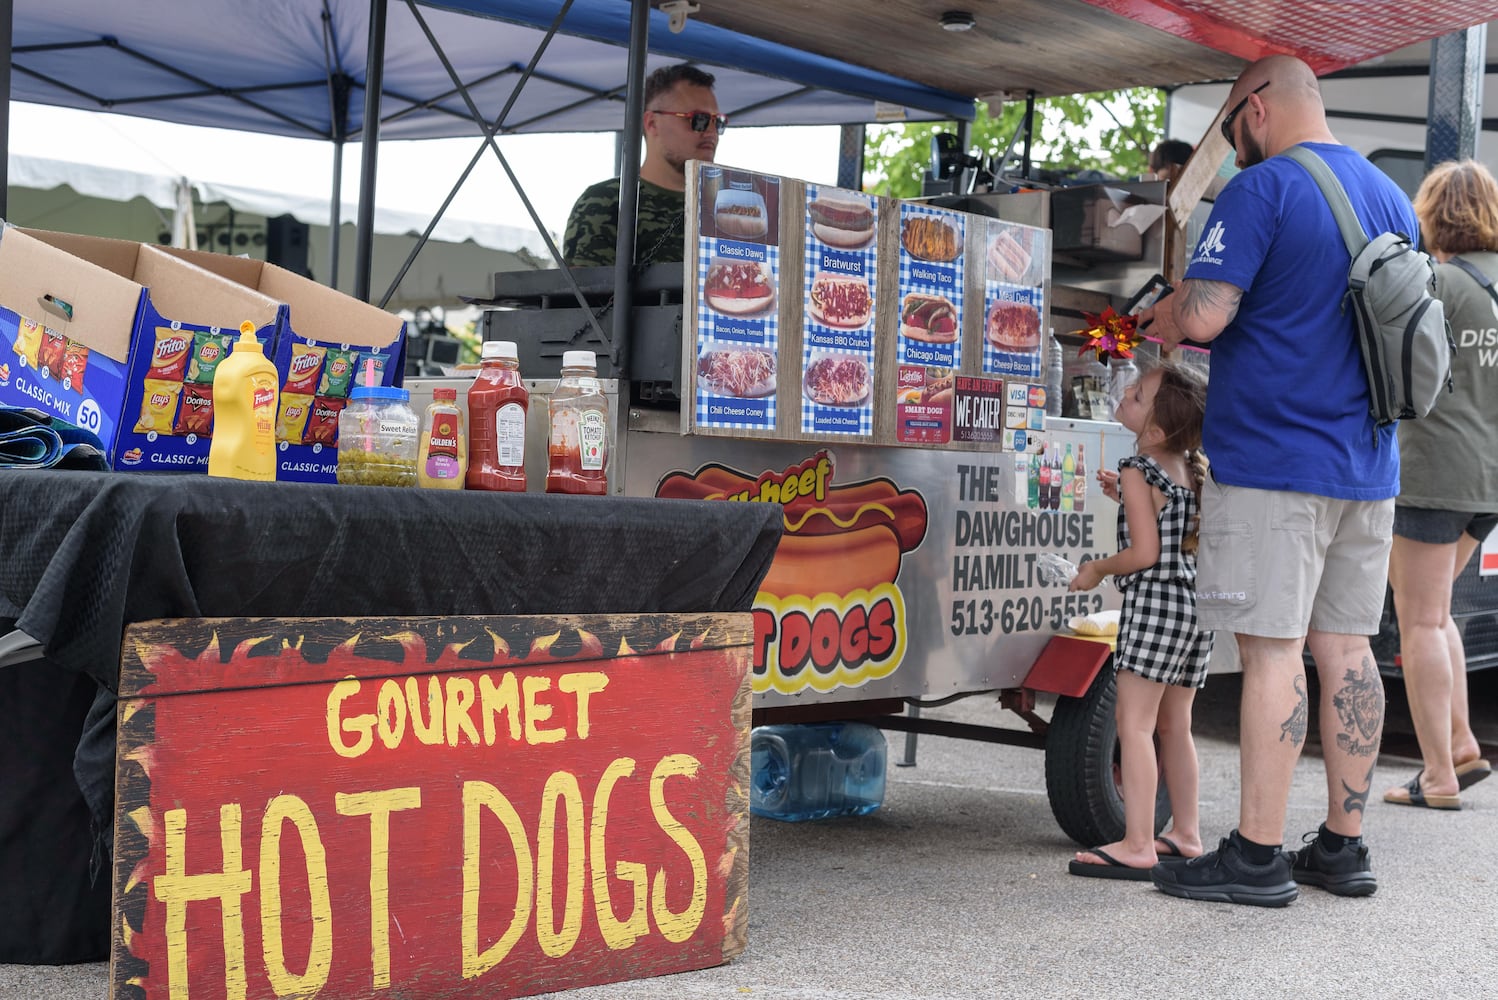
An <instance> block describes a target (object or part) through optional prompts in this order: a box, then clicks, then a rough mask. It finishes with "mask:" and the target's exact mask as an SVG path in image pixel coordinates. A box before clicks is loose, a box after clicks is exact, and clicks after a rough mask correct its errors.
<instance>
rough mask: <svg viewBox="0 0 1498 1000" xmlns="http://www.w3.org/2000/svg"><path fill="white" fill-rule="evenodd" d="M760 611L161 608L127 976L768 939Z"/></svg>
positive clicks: (243, 978) (166, 993)
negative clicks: (753, 695) (220, 614)
mask: <svg viewBox="0 0 1498 1000" xmlns="http://www.w3.org/2000/svg"><path fill="white" fill-rule="evenodd" d="M750 639H751V624H750V616H749V615H748V614H723V615H637V616H583V617H511V618H442V619H222V620H182V621H159V622H146V623H143V624H140V625H134V626H131V627H130V628H129V629H128V630H127V631H126V634H125V642H124V650H125V652H124V661H123V664H122V670H121V680H120V703H119V737H118V739H119V746H118V749H119V757H118V759H119V765H118V780H117V795H116V816H115V871H114V908H115V929H114V954H113V961H112V966H111V976H112V984H111V986H112V990H111V995H112V996H113V997H118V998H125V997H129V998H140V1000H155V998H162V1000H188V998H192V1000H200V998H201V1000H207V998H230V1000H235V998H245V1000H249V998H259V997H266V998H270V997H288V996H296V997H311V996H316V995H322V996H328V997H376V996H381V995H385V996H391V997H416V996H419V997H422V998H424V1000H440V998H456V997H477V996H483V997H516V996H526V995H530V994H534V993H542V992H547V991H551V990H560V989H569V988H574V987H578V986H586V985H592V984H597V983H607V982H616V981H619V980H624V979H638V978H644V977H647V976H655V975H661V974H664V973H670V972H681V971H685V970H688V969H698V968H706V967H708V966H712V965H717V964H720V963H722V962H724V961H726V960H728V959H730V958H732V957H733V956H735V955H737V954H738V953H739V952H741V951H742V950H743V948H744V946H745V943H746V935H747V931H748V920H747V910H746V908H747V882H748V862H749V859H748V850H749V843H748V836H749V814H748V801H747V797H746V796H747V787H748V781H749V698H750V695H749V684H748V669H749V652H750Z"/></svg>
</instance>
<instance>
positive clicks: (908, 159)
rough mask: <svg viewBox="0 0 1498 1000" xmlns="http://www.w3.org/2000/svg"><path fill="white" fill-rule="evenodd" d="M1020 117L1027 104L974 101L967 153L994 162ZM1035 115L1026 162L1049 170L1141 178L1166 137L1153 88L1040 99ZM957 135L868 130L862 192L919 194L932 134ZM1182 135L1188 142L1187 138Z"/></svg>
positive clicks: (928, 129)
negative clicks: (995, 107)
mask: <svg viewBox="0 0 1498 1000" xmlns="http://www.w3.org/2000/svg"><path fill="white" fill-rule="evenodd" d="M1024 114H1025V105H1024V102H1011V103H1007V104H1005V105H1003V107H1002V108H1000V109H999V114H998V116H997V117H991V116H990V115H989V106H988V105H985V104H979V105H978V117H977V118H976V119H975V120H974V122H973V124H972V128H971V130H970V132H969V136H968V152H971V153H974V154H976V155H978V156H985V157H993V158H994V159H995V160H997V159H998V158H999V157H1000V156H1002V155H1004V152H1005V151H1006V150H1007V149H1008V148H1009V143H1010V140H1011V139H1013V137H1014V135H1015V133H1016V132H1017V131H1018V130H1019V128H1020V123H1021V122H1022V120H1023V118H1024ZM1035 118H1036V129H1035V131H1036V137H1035V142H1034V144H1033V145H1032V148H1031V154H1030V156H1031V160H1032V162H1033V163H1034V164H1036V165H1037V166H1042V167H1046V168H1050V169H1059V170H1071V171H1076V170H1099V171H1102V172H1103V173H1104V174H1107V175H1108V176H1110V177H1116V178H1121V179H1122V178H1134V177H1138V176H1140V175H1141V174H1145V173H1147V172H1148V170H1149V153H1150V150H1151V149H1153V148H1154V147H1155V145H1156V144H1157V143H1159V142H1160V141H1161V140H1162V139H1165V138H1167V136H1165V135H1164V134H1163V129H1164V127H1165V95H1164V94H1163V92H1161V91H1159V90H1156V89H1154V88H1138V89H1134V90H1112V91H1104V92H1100V93H1095V94H1069V95H1066V96H1064V97H1050V98H1045V99H1043V100H1038V101H1036V102H1035ZM955 130H956V126H955V125H954V123H952V122H930V123H923V124H912V125H890V126H881V127H877V128H871V129H869V132H868V137H867V139H866V141H865V148H864V177H863V179H864V190H866V191H871V192H874V193H877V194H882V195H888V196H890V197H894V198H914V197H917V196H919V195H920V193H921V180H922V177H923V176H924V175H925V172H926V169H927V167H928V166H929V165H930V162H931V136H932V135H934V134H935V133H937V132H953V131H955ZM1170 138H1176V137H1174V136H1172V137H1170ZM1187 138H1188V141H1190V138H1192V137H1187ZM1015 150H1016V153H1018V152H1019V150H1020V147H1019V146H1018V145H1016V147H1015ZM1010 169H1017V168H1015V167H1011V168H1010Z"/></svg>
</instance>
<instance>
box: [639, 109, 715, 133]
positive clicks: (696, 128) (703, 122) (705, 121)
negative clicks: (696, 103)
mask: <svg viewBox="0 0 1498 1000" xmlns="http://www.w3.org/2000/svg"><path fill="white" fill-rule="evenodd" d="M651 114H655V115H670V116H671V117H672V118H685V119H686V120H687V125H688V126H690V127H691V129H692V131H693V132H706V131H707V127H708V126H709V125H712V124H716V125H717V126H718V134H719V135H722V134H723V131H724V130H725V129H727V128H728V119H727V118H725V117H723V116H722V115H715V114H713V113H712V112H711V111H652V112H651Z"/></svg>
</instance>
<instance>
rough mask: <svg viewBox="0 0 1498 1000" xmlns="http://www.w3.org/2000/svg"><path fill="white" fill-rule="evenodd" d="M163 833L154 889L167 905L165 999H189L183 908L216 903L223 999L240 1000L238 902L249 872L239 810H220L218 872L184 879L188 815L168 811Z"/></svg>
mask: <svg viewBox="0 0 1498 1000" xmlns="http://www.w3.org/2000/svg"><path fill="white" fill-rule="evenodd" d="M162 819H163V824H164V826H165V829H166V859H165V867H166V872H165V873H164V874H162V875H158V876H156V879H155V882H154V884H153V886H152V891H153V892H155V894H156V898H157V899H158V900H160V901H161V902H162V903H164V904H165V905H166V922H165V924H164V925H163V928H164V931H165V935H166V965H167V981H168V984H169V985H168V991H167V996H168V997H169V1000H187V904H188V903H191V902H195V901H197V900H204V899H217V900H218V901H219V907H220V912H221V916H222V921H223V934H224V995H225V996H226V997H227V998H228V1000H244V996H245V990H246V980H245V972H244V920H243V916H242V910H241V904H240V897H241V896H243V895H244V894H245V893H247V892H249V891H250V884H251V878H250V873H249V872H247V871H245V869H244V864H243V860H242V854H241V851H242V848H241V846H240V843H241V841H240V813H239V806H237V805H234V804H232V803H231V804H226V805H222V806H219V810H218V829H219V850H220V852H221V855H222V857H223V865H224V869H223V871H221V872H207V873H204V874H202V875H189V874H187V810H186V809H169V810H167V812H166V815H165V816H164V817H162Z"/></svg>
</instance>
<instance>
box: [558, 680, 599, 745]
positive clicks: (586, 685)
mask: <svg viewBox="0 0 1498 1000" xmlns="http://www.w3.org/2000/svg"><path fill="white" fill-rule="evenodd" d="M608 686H609V675H608V674H605V673H603V672H601V671H597V670H592V671H581V672H579V673H575V674H563V675H562V676H561V678H560V679H558V681H557V690H559V691H561V692H562V693H563V694H573V695H577V738H578V739H580V740H585V739H587V738H588V732H589V730H590V729H591V727H592V723H591V722H590V720H589V718H588V699H589V698H590V697H591V696H593V695H595V694H598V693H599V692H600V691H602V690H603V689H604V688H606V687H608Z"/></svg>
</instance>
